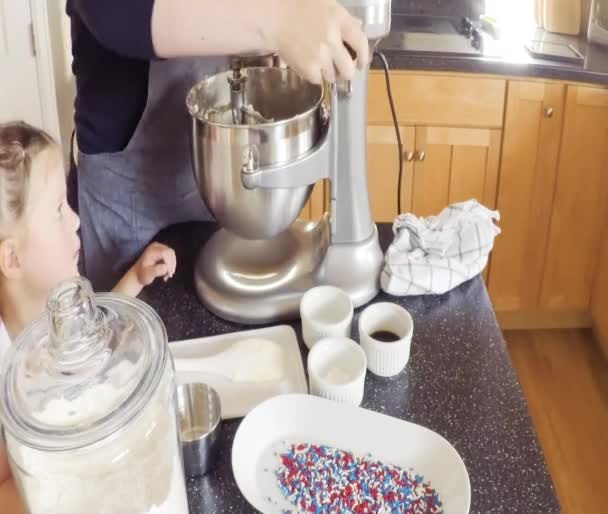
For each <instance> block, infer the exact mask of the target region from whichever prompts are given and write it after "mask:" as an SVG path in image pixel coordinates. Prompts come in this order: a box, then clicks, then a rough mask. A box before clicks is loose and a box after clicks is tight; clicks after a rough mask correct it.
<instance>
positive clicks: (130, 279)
mask: <svg viewBox="0 0 608 514" xmlns="http://www.w3.org/2000/svg"><path fill="white" fill-rule="evenodd" d="M175 267H176V258H175V252H174V251H173V249H171V248H169V247H168V246H165V245H163V244H160V243H152V244H151V245H149V246H148V247H147V248H146V249H145V250H144V253H142V254H141V257H140V258H139V259H137V262H136V263H135V264H133V266H132V267H131V269H130V270H129V271H127V273H126V274H125V276H124V277H123V278H122V279H121V281H120V282H119V283H118V284H117V285H116V287H115V288H114V289H113V291H114V292H116V293H122V294H125V295H127V296H133V297H135V296H137V295H139V293H141V290H142V289H143V288H144V287H145V286H148V285H150V284H151V283H152V282H154V280H155V279H157V278H158V277H163V278H164V280H165V281H167V280H169V279H170V278H171V277H172V276H173V275H174V274H175Z"/></svg>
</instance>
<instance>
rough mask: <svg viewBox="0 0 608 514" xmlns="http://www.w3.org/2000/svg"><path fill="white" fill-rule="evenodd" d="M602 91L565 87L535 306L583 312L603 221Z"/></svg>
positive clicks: (606, 130)
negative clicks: (550, 209)
mask: <svg viewBox="0 0 608 514" xmlns="http://www.w3.org/2000/svg"><path fill="white" fill-rule="evenodd" d="M607 166H608V90H606V89H600V88H590V87H581V86H569V87H568V93H567V102H566V112H565V118H564V129H563V137H562V142H561V153H560V159H559V166H558V171H557V180H556V187H555V196H554V200H553V210H552V218H551V227H550V230H549V236H548V237H549V239H548V245H547V257H546V262H545V268H544V274H543V285H542V290H541V306H543V307H545V308H547V309H551V310H559V311H564V310H578V311H588V310H589V307H590V300H591V291H592V286H593V283H594V278H595V275H596V272H597V269H598V263H599V256H600V251H601V247H602V236H603V234H604V227H605V225H606V220H607V219H608V210H607V209H608V169H607Z"/></svg>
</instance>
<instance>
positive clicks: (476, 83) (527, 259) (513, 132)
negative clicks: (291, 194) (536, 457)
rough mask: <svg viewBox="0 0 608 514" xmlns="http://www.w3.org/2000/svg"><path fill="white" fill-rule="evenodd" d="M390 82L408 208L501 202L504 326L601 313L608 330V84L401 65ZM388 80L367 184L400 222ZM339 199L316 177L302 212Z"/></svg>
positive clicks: (498, 280)
mask: <svg viewBox="0 0 608 514" xmlns="http://www.w3.org/2000/svg"><path fill="white" fill-rule="evenodd" d="M391 82H392V90H393V95H394V100H395V106H396V110H397V117H398V124H399V130H400V133H401V138H402V141H403V153H404V155H403V158H404V159H403V160H404V162H403V164H404V166H403V176H402V183H401V190H400V192H399V193H400V195H401V205H402V207H401V210H402V211H403V212H413V213H414V214H417V215H419V216H428V215H432V214H437V213H439V212H440V211H441V210H442V209H443V208H444V207H445V206H447V205H448V204H450V203H453V202H458V201H464V200H467V199H469V198H475V199H477V200H479V201H480V202H481V203H483V204H484V205H486V206H488V207H490V208H497V209H498V210H499V211H500V214H501V221H500V227H501V229H502V234H501V235H499V236H498V238H497V239H496V243H495V248H494V251H493V253H492V262H491V266H490V273H489V277H488V288H489V292H490V296H491V298H492V301H493V303H494V306H495V308H496V311H497V316H498V319H499V321H500V322H501V325H502V326H503V327H504V328H526V327H529V328H533V327H534V328H541V327H558V326H562V327H574V326H589V325H590V324H591V316H592V315H593V319H594V320H595V325H596V328H597V329H598V333H601V337H602V338H603V339H604V340H608V242H605V239H608V228H607V229H606V230H605V231H604V227H605V226H607V227H608V89H607V88H602V87H590V86H580V85H567V84H564V83H560V82H557V81H541V80H533V79H531V80H512V81H509V82H508V83H507V81H506V80H503V79H500V78H488V77H483V76H472V75H468V76H466V75H462V74H460V75H457V74H454V75H452V74H444V73H428V74H427V73H420V72H401V71H398V72H392V73H391ZM385 87H386V86H385V82H384V75H383V73H381V72H379V71H378V72H376V71H372V72H371V74H370V85H369V105H368V128H367V154H368V155H367V161H368V162H367V163H368V185H369V198H370V204H371V210H372V215H373V217H374V219H375V220H376V221H379V222H392V221H393V220H394V219H395V217H396V216H397V215H398V214H399V209H398V204H397V202H398V201H397V198H398V183H399V155H398V148H397V138H396V136H395V132H394V130H395V129H394V126H393V120H392V117H391V111H390V106H389V102H388V97H387V93H386V89H385ZM328 199H329V187H328V185H327V184H326V183H325V184H317V186H316V187H315V190H314V193H313V195H312V198H311V201H310V202H309V204H308V205H307V207H306V209H305V212H304V213H303V215H304V216H305V217H307V218H308V219H318V218H320V216H321V214H322V213H323V212H324V210H325V209H324V207H325V206H326V205H327V203H328ZM602 245H604V246H603V247H602ZM600 252H603V254H600Z"/></svg>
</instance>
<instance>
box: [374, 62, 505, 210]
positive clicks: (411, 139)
mask: <svg viewBox="0 0 608 514" xmlns="http://www.w3.org/2000/svg"><path fill="white" fill-rule="evenodd" d="M391 82H392V89H393V91H394V99H395V106H396V110H397V116H398V121H399V123H400V130H401V138H402V141H403V151H404V169H403V180H402V184H401V209H402V211H403V212H413V213H414V214H417V215H419V216H428V215H431V214H438V213H439V212H440V211H441V210H442V209H443V208H444V207H446V206H447V205H448V204H449V203H452V202H458V201H462V200H468V199H470V198H476V199H477V200H479V201H480V202H482V203H484V204H486V205H487V206H488V207H494V206H495V202H496V185H497V178H498V166H499V156H500V140H501V130H500V127H501V126H502V117H503V106H504V93H505V81H504V80H500V79H488V78H475V77H465V76H448V75H443V74H432V75H420V74H411V73H407V72H393V73H392V74H391ZM385 87H386V86H385V83H384V76H383V74H381V73H379V72H372V74H371V76H370V94H369V112H368V119H369V125H368V131H367V137H368V146H367V148H368V183H369V191H370V203H371V207H372V214H373V216H374V219H375V220H376V221H385V222H392V221H393V220H394V219H395V217H396V216H397V214H399V212H398V209H397V187H398V186H397V184H398V178H399V155H398V151H397V139H396V136H395V129H394V126H393V122H392V117H391V113H390V106H389V103H388V98H387V94H386V89H385Z"/></svg>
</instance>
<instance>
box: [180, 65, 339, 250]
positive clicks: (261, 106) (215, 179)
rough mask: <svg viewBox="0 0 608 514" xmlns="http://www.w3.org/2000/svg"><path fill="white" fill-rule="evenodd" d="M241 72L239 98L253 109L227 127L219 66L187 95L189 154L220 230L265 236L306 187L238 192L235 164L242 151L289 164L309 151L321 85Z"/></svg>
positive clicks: (320, 117)
mask: <svg viewBox="0 0 608 514" xmlns="http://www.w3.org/2000/svg"><path fill="white" fill-rule="evenodd" d="M241 72H242V74H243V75H244V76H246V82H245V97H244V100H245V101H244V103H245V105H246V106H251V107H252V108H253V109H254V110H255V111H256V113H257V114H259V115H261V117H262V118H260V117H259V116H258V115H257V114H256V115H255V116H248V117H247V118H246V123H248V124H234V122H233V118H232V110H231V103H230V84H229V82H228V78H229V77H231V75H232V72H231V71H227V72H224V73H220V74H217V75H214V76H212V77H209V78H206V79H204V80H202V81H201V82H199V83H198V84H196V85H195V86H194V87H193V88H192V89H191V90H190V92H189V94H188V97H187V106H188V110H189V111H190V114H191V116H192V156H193V165H194V171H195V175H196V179H197V182H198V185H199V189H200V192H201V195H202V197H203V200H204V201H205V203H206V204H207V207H208V208H209V210H210V211H211V213H212V214H213V216H214V217H215V218H216V220H217V221H218V222H219V223H220V225H222V226H223V227H224V228H226V229H227V230H229V231H230V232H232V233H234V234H236V235H238V236H240V237H242V238H245V239H267V238H270V237H273V236H275V235H277V234H279V233H281V232H282V231H283V230H285V229H286V228H287V227H288V226H289V225H290V224H291V223H292V222H293V221H294V220H295V219H296V218H297V217H298V215H299V214H300V211H301V210H302V208H303V207H304V205H305V203H306V201H307V200H308V197H309V196H310V193H311V191H312V186H303V187H302V186H300V187H295V188H280V189H261V188H260V189H255V190H248V189H245V187H244V186H243V184H242V182H241V169H242V166H243V164H244V163H245V162H246V160H247V156H248V155H252V154H253V155H254V156H255V158H256V160H257V162H256V164H258V165H259V166H260V167H263V166H269V165H280V164H284V163H288V162H291V161H293V160H295V159H297V158H298V157H301V156H302V155H303V154H305V153H306V152H308V151H309V150H311V149H312V148H313V147H314V146H315V145H316V144H317V143H318V142H319V140H320V138H321V136H322V135H323V133H324V131H325V129H326V126H327V123H328V119H327V114H326V113H327V110H326V109H325V108H323V107H322V104H323V88H322V87H321V86H317V85H313V84H310V83H308V82H306V81H304V80H302V79H301V78H300V77H299V76H298V75H297V74H296V73H295V72H294V71H292V70H290V69H283V68H269V67H256V68H246V69H242V70H241Z"/></svg>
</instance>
